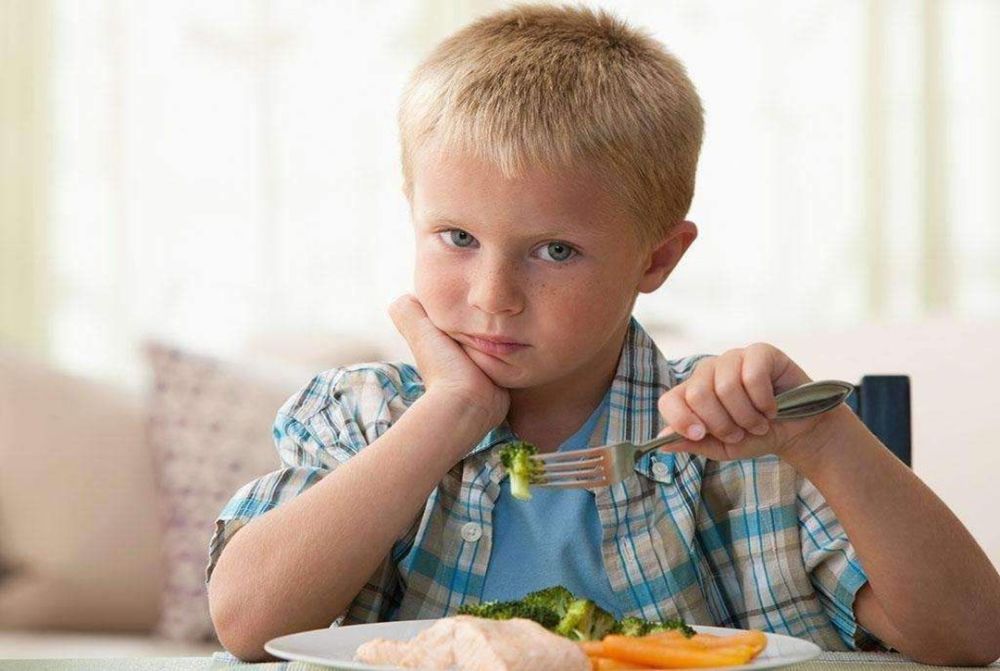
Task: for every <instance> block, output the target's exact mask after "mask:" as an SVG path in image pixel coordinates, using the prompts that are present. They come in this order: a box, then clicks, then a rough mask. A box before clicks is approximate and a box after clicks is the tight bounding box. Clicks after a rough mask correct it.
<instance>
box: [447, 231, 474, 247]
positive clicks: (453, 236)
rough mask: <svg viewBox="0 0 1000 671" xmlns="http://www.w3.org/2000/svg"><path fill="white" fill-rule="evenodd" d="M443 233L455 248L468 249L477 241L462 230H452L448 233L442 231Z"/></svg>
mask: <svg viewBox="0 0 1000 671" xmlns="http://www.w3.org/2000/svg"><path fill="white" fill-rule="evenodd" d="M441 233H443V234H444V235H447V236H448V239H449V240H450V241H451V244H453V245H454V246H455V247H468V246H470V245H471V244H472V243H473V242H474V241H475V238H474V237H472V236H471V235H469V233H467V232H466V231H463V230H462V229H460V228H451V229H448V230H447V231H441ZM439 235H440V234H439Z"/></svg>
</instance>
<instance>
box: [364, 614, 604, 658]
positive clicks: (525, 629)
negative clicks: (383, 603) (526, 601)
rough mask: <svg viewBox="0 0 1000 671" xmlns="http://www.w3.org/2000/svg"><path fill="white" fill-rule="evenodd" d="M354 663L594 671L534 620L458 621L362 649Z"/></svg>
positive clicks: (573, 648)
mask: <svg viewBox="0 0 1000 671" xmlns="http://www.w3.org/2000/svg"><path fill="white" fill-rule="evenodd" d="M354 660H355V661H357V662H362V663H364V664H382V665H394V666H400V667H403V668H413V669H416V668H419V669H427V670H428V671H437V670H440V671H473V670H474V671H547V670H549V669H560V670H565V671H592V669H591V662H590V659H589V658H588V657H587V655H586V653H585V652H584V651H583V650H582V649H581V648H580V647H579V646H578V645H577V644H576V643H573V642H572V641H569V640H567V639H565V638H563V637H561V636H557V635H555V634H553V633H552V632H550V631H549V630H547V629H546V628H545V627H543V626H542V625H540V624H538V623H537V622H533V621H532V620H525V619H523V618H513V619H509V620H487V619H483V618H479V617H472V616H471V615H456V616H455V617H447V618H444V619H441V620H438V621H437V622H435V623H434V624H432V625H431V626H430V627H428V628H427V629H425V630H424V631H422V632H420V633H419V634H417V635H416V636H414V637H413V638H412V639H410V640H409V641H390V640H386V639H381V638H379V639H375V640H372V641H368V642H366V643H362V644H361V645H360V646H359V647H358V649H357V651H356V652H355V653H354Z"/></svg>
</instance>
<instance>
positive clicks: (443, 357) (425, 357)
mask: <svg viewBox="0 0 1000 671" xmlns="http://www.w3.org/2000/svg"><path fill="white" fill-rule="evenodd" d="M389 317H391V318H392V322H393V324H395V326H396V330H397V331H399V333H400V334H401V335H402V336H403V338H405V339H406V343H407V344H408V345H409V346H410V351H411V352H413V356H414V358H415V359H416V363H417V370H418V371H420V376H421V378H423V381H424V388H425V389H426V391H427V393H430V392H431V391H433V392H434V394H435V395H441V396H444V397H446V398H450V399H453V400H454V401H455V402H457V403H460V404H465V405H470V404H471V405H472V407H474V408H476V409H477V410H479V411H481V412H482V414H483V417H484V420H485V422H486V425H487V428H486V430H487V431H488V430H489V429H492V428H493V427H495V426H497V425H498V424H500V422H502V421H503V420H504V418H505V417H506V416H507V411H508V410H509V409H510V393H509V392H508V391H507V389H505V388H504V387H499V386H497V385H496V383H494V382H493V380H492V379H490V377H489V376H488V375H486V373H484V372H483V369H482V368H480V367H479V366H477V365H476V363H475V362H474V361H473V360H472V359H471V358H470V357H469V355H468V354H466V353H465V350H463V349H462V345H461V344H460V343H459V342H458V341H456V340H455V339H453V338H452V337H451V336H449V335H448V334H447V333H445V332H444V331H442V330H441V329H439V328H438V327H437V326H435V325H434V323H433V322H431V320H430V317H428V316H427V312H426V311H425V310H424V306H423V305H422V304H421V303H420V301H419V300H418V299H417V297H416V296H414V295H412V294H403V295H402V296H400V297H399V298H397V299H396V300H394V301H393V302H392V303H390V304H389Z"/></svg>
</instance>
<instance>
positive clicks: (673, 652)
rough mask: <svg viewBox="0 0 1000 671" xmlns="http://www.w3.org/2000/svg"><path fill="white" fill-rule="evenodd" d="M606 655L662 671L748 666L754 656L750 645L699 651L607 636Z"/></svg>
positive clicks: (689, 647)
mask: <svg viewBox="0 0 1000 671" xmlns="http://www.w3.org/2000/svg"><path fill="white" fill-rule="evenodd" d="M603 643H604V655H606V656H608V657H612V658H614V659H618V660H622V661H625V662H633V663H635V664H642V665H643V666H647V667H656V668H660V669H681V668H692V667H701V668H704V667H712V666H732V665H736V664H746V663H747V662H748V661H749V660H750V658H751V657H752V650H751V648H750V647H749V646H734V647H732V648H728V649H720V650H708V649H700V650H699V649H697V648H695V647H691V646H689V645H685V644H681V645H675V644H672V643H671V642H666V641H663V642H658V641H656V640H651V639H648V638H646V637H643V638H632V637H628V636H606V637H605V638H604V641H603Z"/></svg>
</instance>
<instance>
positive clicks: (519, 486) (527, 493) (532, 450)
mask: <svg viewBox="0 0 1000 671" xmlns="http://www.w3.org/2000/svg"><path fill="white" fill-rule="evenodd" d="M535 454H538V448H536V447H535V446H534V445H532V444H531V443H526V442H524V441H523V440H516V441H514V442H512V443H507V444H506V445H504V446H503V447H502V448H500V461H501V463H503V465H504V468H506V469H507V474H508V475H510V493H511V496H513V497H514V498H515V499H521V500H522V501H527V500H528V499H530V498H531V489H530V487H531V485H533V484H537V483H538V482H540V480H541V477H542V465H541V464H539V463H538V462H537V461H535V460H534V459H532V458H531V457H532V456H534V455H535Z"/></svg>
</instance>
